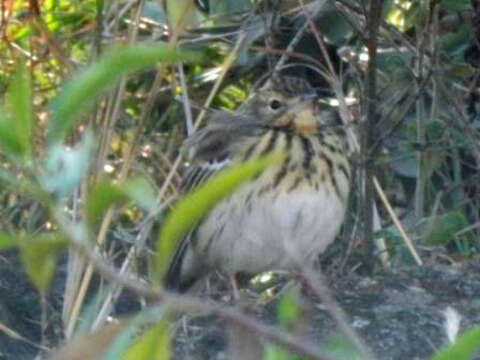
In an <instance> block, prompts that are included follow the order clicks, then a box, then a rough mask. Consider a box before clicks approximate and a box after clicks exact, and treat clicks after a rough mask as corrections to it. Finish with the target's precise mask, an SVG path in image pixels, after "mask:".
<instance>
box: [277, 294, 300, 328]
mask: <svg viewBox="0 0 480 360" xmlns="http://www.w3.org/2000/svg"><path fill="white" fill-rule="evenodd" d="M299 295H300V294H299V289H298V287H291V288H290V289H288V291H287V292H286V293H285V294H284V295H283V296H282V298H281V299H280V301H279V302H278V322H279V323H280V324H283V325H288V324H291V323H293V322H295V320H297V319H298V318H299V316H300V307H299V304H298V300H299Z"/></svg>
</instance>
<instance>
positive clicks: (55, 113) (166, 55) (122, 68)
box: [48, 43, 200, 141]
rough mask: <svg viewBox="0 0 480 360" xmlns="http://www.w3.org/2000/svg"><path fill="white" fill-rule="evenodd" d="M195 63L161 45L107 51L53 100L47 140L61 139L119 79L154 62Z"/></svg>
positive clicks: (189, 55) (188, 55) (194, 55)
mask: <svg viewBox="0 0 480 360" xmlns="http://www.w3.org/2000/svg"><path fill="white" fill-rule="evenodd" d="M199 59H200V54H199V53H194V52H190V51H179V50H176V49H170V48H169V47H168V46H167V45H166V44H164V43H160V44H149V45H137V46H131V47H121V48H118V49H116V50H113V51H111V52H110V53H108V54H107V55H105V56H104V57H103V58H101V59H100V60H99V61H98V62H97V63H95V64H93V65H91V66H89V67H88V68H87V69H85V70H84V71H82V72H80V73H79V74H77V75H76V76H75V77H74V78H73V79H72V80H71V81H70V82H69V83H68V84H67V85H66V86H65V88H64V89H63V90H62V91H61V92H60V95H59V96H58V97H57V98H56V99H55V101H54V103H53V108H52V119H51V123H50V128H49V132H48V137H49V140H50V141H59V140H60V139H62V138H63V137H64V136H65V135H66V134H67V133H68V132H69V131H70V130H71V129H72V127H73V126H74V124H75V121H76V120H77V118H78V116H79V115H80V114H81V113H84V112H86V111H88V109H89V105H91V104H92V102H93V100H94V99H95V98H96V97H97V96H99V95H100V94H101V93H102V92H103V91H104V90H105V89H107V88H108V87H109V86H111V85H113V83H114V82H115V81H117V80H118V79H119V78H120V77H121V76H122V75H125V74H128V73H131V72H133V71H136V70H139V69H142V68H145V67H147V66H151V65H154V64H155V63H156V62H157V61H160V62H163V63H172V62H175V61H195V60H199Z"/></svg>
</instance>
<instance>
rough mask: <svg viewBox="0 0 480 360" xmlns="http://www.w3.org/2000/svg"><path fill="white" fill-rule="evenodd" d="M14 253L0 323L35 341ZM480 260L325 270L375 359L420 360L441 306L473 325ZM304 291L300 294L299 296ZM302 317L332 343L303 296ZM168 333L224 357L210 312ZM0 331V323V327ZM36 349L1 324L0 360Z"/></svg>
mask: <svg viewBox="0 0 480 360" xmlns="http://www.w3.org/2000/svg"><path fill="white" fill-rule="evenodd" d="M19 269H20V267H19V266H18V262H17V260H16V255H15V254H14V253H9V254H7V255H6V256H5V254H4V256H3V257H2V258H1V259H0V322H1V323H0V326H1V327H3V326H6V327H8V328H10V329H12V330H15V331H16V332H17V333H19V334H20V335H21V336H22V337H23V338H25V339H28V341H31V342H33V343H36V344H39V343H40V341H41V337H40V333H41V332H40V327H39V325H38V321H39V314H40V305H39V297H38V295H37V294H36V292H35V290H34V289H33V288H32V287H31V286H30V285H29V284H28V281H27V280H26V277H25V275H24V274H23V273H22V272H21V271H20V270H19ZM479 273H480V262H479V261H473V260H470V261H468V262H463V263H462V264H450V265H438V264H435V265H425V266H423V267H417V266H410V267H405V268H403V269H400V270H396V271H395V272H392V271H381V272H378V273H377V274H375V275H373V276H369V277H367V276H364V275H358V274H356V273H349V274H347V275H342V276H337V277H335V278H332V277H329V278H328V282H329V285H330V288H331V291H332V294H333V295H334V297H335V299H336V301H337V302H338V303H339V305H340V306H341V307H342V308H343V309H344V310H345V312H346V313H347V316H348V318H349V321H350V324H351V325H352V326H353V328H355V330H356V331H357V332H358V334H359V335H360V336H361V337H362V338H363V339H364V341H365V343H366V344H367V345H368V347H369V348H370V349H371V350H372V351H373V352H374V353H375V355H376V357H377V358H378V359H402V360H404V359H427V358H429V357H430V356H431V355H432V354H433V353H434V352H435V350H437V349H440V348H442V347H443V346H445V345H446V344H447V343H448V339H447V336H446V332H445V327H444V322H445V317H444V311H445V309H446V308H447V307H451V308H453V309H455V310H456V311H457V312H458V313H459V314H460V315H461V317H462V321H461V326H460V332H463V331H465V330H467V329H469V328H470V327H472V326H473V325H475V324H480V300H479V299H480V276H479ZM62 292H63V285H62V271H61V269H60V272H59V276H57V279H56V280H55V283H54V286H53V290H52V293H51V294H50V295H49V297H48V306H47V309H48V321H49V328H48V331H47V335H48V339H49V342H48V343H47V344H54V343H56V342H58V341H59V340H60V336H59V334H60V333H61V331H60V326H59V324H60V320H59V319H60V311H61V296H62V295H61V294H62ZM306 296H307V295H306ZM307 302H308V303H309V305H308V307H309V309H310V310H309V311H310V315H309V320H310V321H309V324H308V325H305V326H304V328H303V329H302V331H303V332H302V333H303V334H305V335H306V336H308V337H310V338H311V339H312V340H314V341H316V343H318V344H320V346H321V345H322V344H327V343H331V342H332V338H333V337H334V336H335V334H337V335H338V334H339V332H338V330H337V326H336V323H335V321H334V320H333V319H332V318H331V316H330V315H329V313H328V311H326V310H325V307H324V306H322V303H321V302H320V301H319V300H318V299H315V298H312V297H309V298H308V299H307ZM276 308H277V307H276V302H275V301H273V302H271V303H270V304H269V305H267V306H263V307H257V308H255V309H253V310H251V311H252V312H254V313H255V315H256V316H258V317H261V318H262V319H264V320H265V321H266V322H268V323H270V324H273V323H274V322H275V319H276V315H275V314H276ZM181 329H183V330H179V331H178V333H177V336H176V340H175V354H176V358H177V359H226V358H227V351H228V350H227V346H226V343H227V341H226V335H225V334H226V333H228V332H227V331H225V323H224V322H223V321H219V320H218V319H214V318H210V317H207V318H196V319H188V320H187V321H186V322H184V326H182V327H181ZM0 330H2V329H0ZM38 351H39V349H38V348H37V347H35V346H33V345H31V344H29V343H28V342H26V341H25V340H20V339H16V338H14V337H12V336H10V335H8V334H6V333H4V332H3V331H2V333H1V335H0V359H25V360H28V359H33V358H34V357H35V356H36V354H37V353H38Z"/></svg>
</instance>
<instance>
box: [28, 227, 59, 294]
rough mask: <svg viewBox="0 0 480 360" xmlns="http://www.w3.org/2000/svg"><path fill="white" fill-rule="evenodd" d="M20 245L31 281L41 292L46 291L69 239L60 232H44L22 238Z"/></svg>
mask: <svg viewBox="0 0 480 360" xmlns="http://www.w3.org/2000/svg"><path fill="white" fill-rule="evenodd" d="M19 245H20V257H21V260H22V263H23V266H24V267H25V271H26V273H27V275H28V277H29V279H30V281H31V282H32V283H33V284H34V285H35V287H36V288H37V289H38V290H39V291H40V292H41V293H45V292H46V291H47V290H48V287H49V285H50V283H51V280H52V277H53V274H54V271H55V266H56V264H57V260H58V257H59V256H60V253H61V252H62V251H63V250H64V249H65V248H66V246H67V245H68V240H67V239H66V238H65V237H64V236H62V235H60V234H44V235H39V236H34V237H25V238H21V239H20V242H19Z"/></svg>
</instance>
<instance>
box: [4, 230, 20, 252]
mask: <svg viewBox="0 0 480 360" xmlns="http://www.w3.org/2000/svg"><path fill="white" fill-rule="evenodd" d="M17 245H18V236H14V235H10V234H6V233H0V251H2V250H7V249H10V248H12V247H15V246H17Z"/></svg>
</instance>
